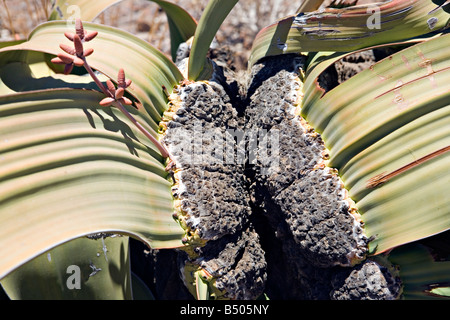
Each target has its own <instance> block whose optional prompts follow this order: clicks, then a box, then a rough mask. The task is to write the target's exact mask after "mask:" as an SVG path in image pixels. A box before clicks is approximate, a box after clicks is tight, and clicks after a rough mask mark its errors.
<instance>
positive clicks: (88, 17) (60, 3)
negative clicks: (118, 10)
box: [49, 0, 122, 23]
mask: <svg viewBox="0 0 450 320" xmlns="http://www.w3.org/2000/svg"><path fill="white" fill-rule="evenodd" d="M120 1H122V0H95V1H92V0H57V1H56V2H55V4H54V6H53V10H52V12H51V14H50V17H49V20H50V21H51V20H68V21H72V23H75V19H77V18H79V19H81V20H83V21H92V20H94V19H95V18H96V17H97V16H98V15H99V14H100V13H101V12H102V11H104V10H106V9H107V8H108V7H110V6H112V5H113V4H115V3H118V2H120Z"/></svg>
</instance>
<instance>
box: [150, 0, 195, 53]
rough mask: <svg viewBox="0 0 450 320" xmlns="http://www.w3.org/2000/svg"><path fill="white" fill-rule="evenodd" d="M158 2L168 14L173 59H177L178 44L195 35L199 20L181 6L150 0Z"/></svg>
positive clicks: (161, 0) (159, 0)
mask: <svg viewBox="0 0 450 320" xmlns="http://www.w3.org/2000/svg"><path fill="white" fill-rule="evenodd" d="M150 1H153V2H155V3H157V4H158V5H159V6H160V7H161V8H162V9H163V10H164V11H165V12H166V15H167V20H168V23H169V29H170V46H171V53H172V60H173V61H175V59H176V56H177V49H178V46H179V45H180V44H181V43H183V42H186V41H187V40H188V39H190V38H191V37H193V36H194V34H195V29H196V28H197V21H195V19H194V18H193V17H192V16H191V15H190V14H189V13H188V12H187V11H186V10H184V9H183V8H181V7H180V6H178V5H176V4H174V3H172V2H168V1H163V0H150Z"/></svg>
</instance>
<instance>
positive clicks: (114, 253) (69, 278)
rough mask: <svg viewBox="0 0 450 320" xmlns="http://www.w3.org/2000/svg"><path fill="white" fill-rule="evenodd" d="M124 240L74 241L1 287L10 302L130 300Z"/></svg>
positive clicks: (31, 263) (37, 260) (11, 276)
mask: <svg viewBox="0 0 450 320" xmlns="http://www.w3.org/2000/svg"><path fill="white" fill-rule="evenodd" d="M128 251H129V250H128V237H120V236H113V237H110V236H109V237H104V238H99V239H88V238H78V239H75V240H72V241H69V242H67V243H64V244H62V245H60V246H58V247H56V248H54V249H52V250H49V251H47V252H44V253H42V254H41V255H39V256H38V257H36V258H34V259H33V260H31V261H29V262H28V263H26V264H25V265H23V266H21V267H20V268H19V269H17V270H15V271H13V272H12V273H10V274H9V275H7V276H6V277H5V278H4V279H3V280H2V281H1V284H2V286H3V288H4V289H5V291H6V292H7V294H8V296H9V298H10V299H12V300H124V299H127V300H130V299H131V298H132V294H131V289H132V288H131V275H130V259H129V258H130V257H129V252H128Z"/></svg>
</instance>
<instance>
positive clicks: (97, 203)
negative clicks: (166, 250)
mask: <svg viewBox="0 0 450 320" xmlns="http://www.w3.org/2000/svg"><path fill="white" fill-rule="evenodd" d="M102 97H103V96H102V94H100V93H99V92H96V91H90V90H78V89H53V90H44V91H32V92H25V93H17V94H10V95H7V96H1V97H0V137H1V140H0V155H1V156H0V256H2V259H0V278H2V277H4V276H5V275H6V274H8V273H9V272H10V271H12V270H13V269H15V268H16V267H18V266H19V265H21V264H22V263H24V262H26V261H28V260H29V259H31V258H33V257H35V256H36V255H38V254H39V253H42V252H45V251H46V250H48V249H50V248H52V247H54V246H56V245H59V244H61V243H63V242H66V241H69V240H71V239H74V238H77V237H80V236H83V235H87V234H91V233H96V232H117V233H124V234H128V235H131V236H133V237H136V238H138V239H140V240H142V241H145V242H146V243H148V244H149V245H150V246H152V247H154V248H158V247H175V246H179V245H181V240H180V239H181V237H182V234H183V232H182V229H181V228H180V227H179V225H178V224H177V223H176V222H175V221H174V220H173V218H172V212H173V198H172V193H171V186H172V183H171V182H170V181H169V180H168V177H167V173H166V172H165V170H164V165H163V164H162V163H161V159H160V156H159V153H158V152H157V151H156V150H154V149H151V148H150V147H148V146H147V145H146V144H144V143H142V141H144V142H146V140H145V137H144V136H143V135H142V134H141V133H140V131H139V130H137V129H135V128H134V127H130V125H129V122H128V119H127V118H126V117H125V116H124V115H123V114H122V113H120V112H119V111H118V110H115V109H110V108H103V107H100V106H99V105H98V101H100V99H101V98H102ZM136 118H137V120H138V121H143V119H142V118H141V117H139V115H138V114H137V115H136Z"/></svg>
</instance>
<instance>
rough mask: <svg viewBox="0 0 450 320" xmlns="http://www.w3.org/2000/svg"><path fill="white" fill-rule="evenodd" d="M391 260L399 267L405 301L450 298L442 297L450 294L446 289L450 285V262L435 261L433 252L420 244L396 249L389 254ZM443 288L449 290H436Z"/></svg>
mask: <svg viewBox="0 0 450 320" xmlns="http://www.w3.org/2000/svg"><path fill="white" fill-rule="evenodd" d="M389 260H390V261H391V262H392V263H394V264H396V265H398V266H399V274H400V278H401V281H402V284H403V298H404V299H407V300H417V299H419V300H424V299H441V300H442V299H443V298H447V299H448V298H450V297H449V296H447V297H445V296H444V295H442V294H448V288H446V287H448V285H449V284H450V261H435V259H434V258H433V256H432V254H431V252H430V251H429V250H428V249H427V248H426V247H425V246H423V245H419V244H410V245H406V246H402V247H400V248H396V249H394V250H393V251H392V252H391V253H390V254H389ZM441 287H444V288H446V289H447V290H445V289H444V290H443V291H441V292H439V290H436V289H439V288H441ZM439 293H441V295H440V294H439Z"/></svg>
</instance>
